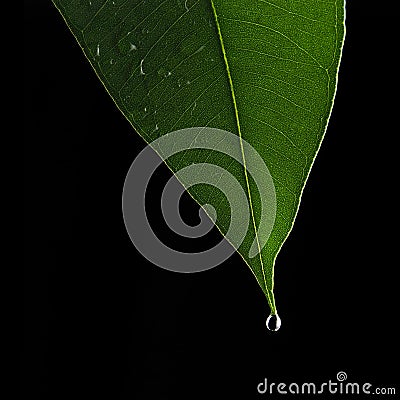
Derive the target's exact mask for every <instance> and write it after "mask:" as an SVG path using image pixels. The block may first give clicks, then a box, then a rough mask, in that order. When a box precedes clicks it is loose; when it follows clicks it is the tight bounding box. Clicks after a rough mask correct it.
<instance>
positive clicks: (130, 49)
mask: <svg viewBox="0 0 400 400" xmlns="http://www.w3.org/2000/svg"><path fill="white" fill-rule="evenodd" d="M129 44H130V48H129V51H133V50H137V47H136V45H134V44H133V43H129Z"/></svg>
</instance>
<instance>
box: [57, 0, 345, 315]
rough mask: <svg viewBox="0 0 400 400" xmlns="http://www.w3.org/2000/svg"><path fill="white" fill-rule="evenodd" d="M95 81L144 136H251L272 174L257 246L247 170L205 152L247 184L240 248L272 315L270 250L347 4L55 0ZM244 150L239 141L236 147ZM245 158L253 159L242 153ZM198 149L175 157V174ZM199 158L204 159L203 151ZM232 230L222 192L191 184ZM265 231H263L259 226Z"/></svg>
mask: <svg viewBox="0 0 400 400" xmlns="http://www.w3.org/2000/svg"><path fill="white" fill-rule="evenodd" d="M54 3H55V5H56V7H57V8H58V9H59V11H60V12H61V14H62V16H63V17H64V19H65V21H66V23H67V24H68V26H69V28H70V29H71V31H72V33H73V34H74V35H75V37H76V39H77V40H78V42H79V44H80V46H81V47H82V49H83V51H84V53H85V55H86V57H87V58H88V60H89V61H90V63H91V64H92V66H93V68H94V69H95V71H96V73H97V75H98V77H99V78H100V80H101V81H102V83H103V84H104V86H105V88H106V89H107V91H108V92H109V94H110V95H111V97H112V98H113V100H114V102H115V103H116V104H117V106H118V107H119V109H120V110H121V111H122V113H123V114H124V115H125V117H126V118H127V119H128V120H129V122H130V123H131V124H132V126H133V127H134V128H135V130H136V131H137V132H138V133H139V134H140V135H141V136H142V137H143V138H144V139H145V140H146V141H147V142H149V143H150V142H152V141H153V140H155V139H156V138H158V137H160V136H162V135H165V134H166V133H168V132H171V131H174V130H178V129H182V128H188V127H200V126H201V127H215V128H220V129H224V130H227V131H230V132H232V133H234V134H236V135H237V136H238V143H237V145H238V147H240V146H241V145H242V139H243V140H246V141H247V142H248V143H250V144H251V145H252V146H253V147H254V148H255V149H256V150H257V151H258V153H259V154H260V155H261V157H262V158H263V160H264V161H265V163H266V165H267V166H268V168H269V170H270V173H271V175H272V178H273V181H274V184H275V190H276V199H277V211H276V219H275V224H274V226H273V230H272V233H271V235H270V236H269V239H268V241H267V243H266V245H265V246H264V248H263V249H262V251H261V252H260V253H259V254H258V255H257V256H256V257H253V258H250V257H249V250H250V248H251V246H252V243H253V242H254V241H256V242H258V236H257V235H258V234H257V230H258V228H259V223H260V212H261V211H260V210H261V199H260V196H259V194H258V192H257V190H256V187H255V184H254V181H252V179H251V177H249V176H248V174H247V171H246V169H245V168H243V167H238V165H237V164H235V163H232V162H231V161H230V160H229V159H227V158H225V157H223V156H221V155H214V154H207V162H210V163H215V164H217V165H221V166H223V167H224V168H225V169H227V170H229V171H230V172H231V173H232V174H233V175H234V176H235V178H236V179H237V180H238V181H239V182H240V183H241V185H242V186H243V187H244V188H246V191H247V196H248V200H249V204H250V209H251V223H250V225H249V228H248V233H247V235H246V237H245V240H244V242H243V244H242V245H241V247H240V248H239V249H238V252H239V253H240V254H241V255H242V257H243V259H244V260H245V261H246V263H247V264H248V265H249V266H250V268H251V270H252V272H253V273H254V275H255V277H256V279H257V281H258V283H259V285H260V286H261V288H262V290H263V291H264V293H265V295H266V297H267V300H268V303H269V306H270V308H271V313H272V314H275V313H276V306H275V300H274V294H273V286H274V264H275V258H276V256H277V254H278V252H279V250H280V248H281V246H282V244H283V243H284V241H285V239H286V238H287V236H288V234H289V232H290V230H291V229H292V225H293V222H294V219H295V216H296V213H297V210H298V207H299V202H300V198H301V194H302V191H303V188H304V185H305V182H306V179H307V177H308V174H309V172H310V169H311V166H312V163H313V160H314V158H315V156H316V154H317V152H318V149H319V147H320V145H321V141H322V138H323V136H324V132H325V129H326V126H327V123H328V119H329V116H330V112H331V108H332V105H333V100H334V96H335V90H336V81H337V72H338V67H339V62H340V57H341V50H342V45H343V40H344V15H345V12H344V11H345V10H344V7H345V5H344V0H114V1H111V0H107V1H105V0H91V1H89V0H54ZM242 150H243V149H242ZM242 154H243V156H244V160H243V161H244V163H245V165H246V163H247V164H248V163H251V160H246V155H245V154H244V152H243V151H242ZM203 155H204V154H202V152H201V151H197V152H196V153H195V154H191V153H187V154H184V156H182V157H173V158H172V159H171V160H168V162H167V164H168V165H169V167H170V168H171V169H172V171H174V172H177V171H178V170H179V169H180V168H181V167H182V166H185V165H189V164H191V163H193V162H194V161H198V160H201V159H202V156H203ZM203 159H204V158H203ZM189 192H190V193H191V195H192V196H193V197H194V198H195V199H196V200H197V201H198V202H199V203H200V204H204V203H205V202H207V201H209V200H210V199H212V200H213V205H214V207H215V208H216V210H217V213H218V219H217V221H216V225H217V226H218V228H219V229H220V230H221V231H222V232H226V230H227V227H228V226H229V220H230V210H229V204H227V202H226V199H225V198H224V196H223V195H222V194H221V193H219V192H218V190H215V189H214V188H211V187H210V186H208V185H203V186H201V185H200V186H198V187H196V188H192V189H189ZM261 228H262V227H261Z"/></svg>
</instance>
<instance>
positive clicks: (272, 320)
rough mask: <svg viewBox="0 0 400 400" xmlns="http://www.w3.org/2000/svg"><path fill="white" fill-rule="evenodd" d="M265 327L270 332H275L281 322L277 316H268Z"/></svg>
mask: <svg viewBox="0 0 400 400" xmlns="http://www.w3.org/2000/svg"><path fill="white" fill-rule="evenodd" d="M265 324H266V325H267V328H268V329H269V330H270V331H272V332H276V331H279V329H280V327H281V325H282V321H281V319H280V318H279V315H278V314H270V316H269V317H268V318H267V321H266V323H265Z"/></svg>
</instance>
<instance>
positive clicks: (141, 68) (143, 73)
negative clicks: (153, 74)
mask: <svg viewBox="0 0 400 400" xmlns="http://www.w3.org/2000/svg"><path fill="white" fill-rule="evenodd" d="M143 61H144V59H143V60H141V61H140V75H146V74H145V72H144V71H143Z"/></svg>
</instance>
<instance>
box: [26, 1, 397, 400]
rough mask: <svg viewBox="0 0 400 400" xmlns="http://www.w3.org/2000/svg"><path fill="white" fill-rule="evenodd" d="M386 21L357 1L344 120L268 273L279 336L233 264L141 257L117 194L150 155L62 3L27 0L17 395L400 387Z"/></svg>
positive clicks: (346, 61) (240, 394)
mask: <svg viewBox="0 0 400 400" xmlns="http://www.w3.org/2000/svg"><path fill="white" fill-rule="evenodd" d="M385 13H386V11H384V10H382V12H381V15H380V13H379V10H378V11H377V10H376V9H373V8H369V7H366V4H365V2H361V1H359V2H357V1H355V2H352V1H350V2H349V4H348V7H347V37H346V44H345V49H344V55H343V59H342V66H341V71H340V81H339V87H338V93H337V97H336V102H335V107H334V110H333V114H332V117H331V120H330V124H329V128H328V132H327V135H326V137H325V140H324V143H323V146H322V148H321V151H320V153H319V156H318V158H317V160H316V162H315V165H314V168H313V171H312V173H311V176H310V178H309V181H308V185H307V188H306V190H305V192H304V196H303V200H302V204H301V207H300V212H299V215H298V218H297V221H296V224H295V227H294V229H293V231H292V233H291V235H290V237H289V239H288V240H287V242H286V244H285V245H284V247H283V249H282V251H281V253H280V255H279V257H278V260H277V264H276V297H277V304H278V309H279V313H280V316H281V317H282V328H281V330H280V331H279V332H278V333H271V332H269V331H267V329H266V328H265V319H266V317H267V315H268V307H267V303H266V300H265V298H264V295H263V294H262V292H261V290H260V289H259V287H258V285H257V283H256V281H255V279H254V278H253V276H252V274H251V273H250V272H249V271H248V269H247V267H246V266H245V265H244V264H243V262H242V261H241V258H240V257H239V256H233V257H231V258H230V259H229V260H228V261H226V262H225V263H224V264H223V265H221V266H219V267H217V268H215V269H213V270H211V271H208V272H204V273H201V274H194V275H183V274H177V273H172V272H167V271H164V270H161V269H160V268H157V267H155V266H153V265H152V264H150V263H149V262H148V261H146V260H145V259H144V258H143V257H141V256H140V255H139V253H138V252H137V251H136V250H135V248H134V246H133V245H132V244H131V242H130V240H129V238H128V236H127V234H126V232H125V228H124V225H123V220H122V215H121V192H122V186H123V182H124V178H125V175H126V173H127V170H128V168H129V166H130V164H131V163H132V161H133V160H134V158H135V156H136V155H137V154H138V153H139V151H140V150H141V149H142V148H143V147H144V143H143V141H142V140H141V139H140V138H139V137H138V136H137V135H136V134H135V133H134V132H133V131H132V128H131V127H130V125H129V124H128V122H127V121H126V120H125V119H124V117H123V116H122V115H121V114H120V112H119V111H118V110H117V108H116V107H115V105H114V104H113V102H112V101H111V99H110V98H109V96H108V94H107V93H106V92H105V90H104V89H103V87H102V85H101V84H100V82H99V81H98V79H97V77H96V76H95V74H94V72H93V71H92V69H91V67H90V65H89V63H88V62H87V61H86V59H85V58H84V56H83V54H82V52H81V50H80V48H79V46H78V45H77V43H76V42H75V39H74V38H73V36H72V35H71V33H70V32H69V31H68V29H67V27H66V25H65V23H64V22H63V20H62V18H61V16H60V15H59V14H58V12H57V10H56V9H55V8H54V7H53V6H52V4H51V3H50V2H49V1H26V2H25V19H24V24H25V40H24V89H25V93H24V96H25V108H24V118H25V138H24V139H25V143H24V144H25V147H24V151H25V152H24V161H25V177H24V183H25V197H24V199H25V260H26V263H25V274H24V284H23V285H24V300H25V301H24V306H25V308H24V339H23V344H22V352H21V353H22V363H21V368H22V385H21V387H22V398H23V399H32V398H40V399H45V398H51V399H70V398H77V399H159V400H163V399H204V398H211V399H217V398H227V399H228V398H240V399H257V398H262V397H263V396H261V395H258V394H257V391H256V387H257V384H258V383H259V382H261V381H262V380H263V379H264V378H265V377H267V378H268V379H269V380H271V381H274V382H286V383H290V382H298V383H302V382H310V381H312V382H316V383H318V382H322V381H327V380H329V379H335V376H336V373H337V372H338V371H340V370H342V371H345V372H346V373H347V375H348V377H349V378H348V380H349V381H352V382H360V383H363V382H371V383H372V384H373V385H374V386H394V385H396V384H397V380H396V379H397V374H398V367H397V356H396V354H395V352H396V350H397V341H395V339H396V338H398V337H399V333H398V327H397V322H398V313H397V312H396V303H398V293H395V290H396V289H397V286H398V284H397V279H396V275H397V271H396V270H397V269H398V267H399V262H398V258H397V255H396V253H397V247H398V245H397V244H396V243H395V240H396V235H397V233H396V232H395V231H392V229H396V224H395V221H394V216H395V215H396V214H397V213H398V208H397V199H396V196H397V194H396V192H395V188H396V186H397V183H396V182H397V179H396V176H395V175H396V174H395V171H396V168H397V165H396V162H397V159H396V156H395V155H393V153H395V151H393V149H395V146H396V145H395V142H394V139H395V137H396V136H398V128H396V125H395V115H394V114H393V113H391V112H389V108H388V104H389V102H390V97H389V94H390V92H391V91H392V78H393V75H391V74H392V72H393V67H391V63H390V62H389V61H390V57H389V58H388V57H387V54H386V53H385V50H384V49H383V48H382V46H381V45H380V44H379V43H380V37H381V38H383V37H384V36H385V19H384V18H385ZM371 23H373V26H374V29H371ZM379 35H381V36H379ZM392 50H393V49H392ZM188 207H189V206H188ZM188 210H189V212H188ZM188 210H186V214H187V215H189V214H190V213H191V212H192V213H193V209H190V207H189V208H188ZM392 364H393V366H392ZM269 397H271V396H269ZM280 397H282V396H279V398H280ZM283 397H285V396H283ZM330 397H333V396H330ZM265 398H268V396H267V395H265ZM303 398H306V396H303ZM358 398H361V396H358Z"/></svg>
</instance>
